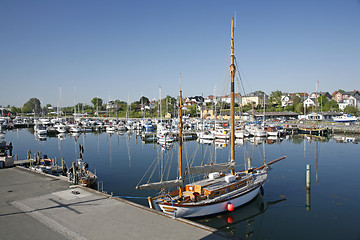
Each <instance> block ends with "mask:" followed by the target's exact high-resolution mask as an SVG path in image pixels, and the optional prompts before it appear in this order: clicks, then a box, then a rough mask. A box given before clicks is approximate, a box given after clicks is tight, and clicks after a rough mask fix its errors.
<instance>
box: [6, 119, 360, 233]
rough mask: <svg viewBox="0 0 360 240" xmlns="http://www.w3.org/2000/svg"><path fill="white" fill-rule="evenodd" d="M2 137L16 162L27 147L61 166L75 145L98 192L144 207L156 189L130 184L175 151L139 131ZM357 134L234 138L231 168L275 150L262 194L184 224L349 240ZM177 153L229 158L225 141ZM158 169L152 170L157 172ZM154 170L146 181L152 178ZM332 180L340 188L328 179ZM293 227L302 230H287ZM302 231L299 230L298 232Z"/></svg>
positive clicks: (192, 144) (24, 132)
mask: <svg viewBox="0 0 360 240" xmlns="http://www.w3.org/2000/svg"><path fill="white" fill-rule="evenodd" d="M344 127H345V126H344ZM289 133H290V132H289ZM5 136H6V141H7V142H12V145H13V147H14V148H13V155H16V157H15V158H17V159H26V157H27V154H28V150H29V149H31V151H32V152H36V151H40V152H42V153H46V154H47V155H48V156H49V158H56V159H61V158H64V159H65V162H66V165H67V166H70V165H71V162H73V161H75V160H76V159H77V157H78V144H81V145H82V146H84V149H85V151H84V158H85V159H86V161H87V162H88V163H89V170H90V171H92V172H96V175H97V177H98V186H97V188H98V191H99V192H102V193H104V194H109V195H110V196H114V197H120V198H122V199H127V200H128V201H131V202H134V203H136V204H140V205H142V206H144V207H146V208H148V202H147V197H148V196H154V195H156V192H157V191H155V190H142V191H139V190H136V189H135V187H136V186H137V185H138V184H139V180H140V179H141V178H142V177H143V175H144V173H146V171H147V169H148V167H149V165H151V162H154V161H155V162H156V161H160V162H161V161H163V162H164V163H165V162H167V161H169V162H170V161H172V164H175V165H176V162H177V156H176V155H177V154H178V146H179V143H178V142H173V143H170V144H167V145H166V146H165V145H162V144H158V143H157V142H156V141H155V142H150V143H148V142H145V141H142V138H141V133H140V132H138V133H137V132H136V131H127V132H113V133H108V132H106V131H102V132H87V133H81V134H78V135H75V136H74V135H73V134H71V133H66V134H65V135H64V136H61V137H59V136H56V135H54V136H48V137H47V138H46V140H39V139H37V138H36V136H35V135H34V132H33V131H32V129H31V128H22V129H13V130H7V131H5ZM358 136H359V135H351V134H350V135H349V134H332V135H331V136H329V138H324V137H318V136H311V135H301V134H293V135H292V134H289V135H285V136H284V137H282V138H277V137H276V138H273V137H271V136H269V137H267V138H255V137H247V138H244V139H238V140H236V144H237V145H236V151H237V156H239V160H238V162H239V163H238V164H237V165H238V166H239V167H241V166H242V165H245V164H247V163H246V161H244V160H241V159H247V158H248V157H249V156H250V157H251V158H252V161H253V163H254V164H256V165H257V164H259V165H261V163H262V162H263V160H264V158H265V159H268V160H266V161H270V159H276V158H277V156H279V154H280V153H281V155H286V156H287V158H286V159H285V160H282V161H280V162H278V163H276V167H275V168H272V169H271V170H270V173H271V174H270V175H269V176H268V178H267V180H266V184H265V185H266V189H265V192H264V195H263V196H262V195H259V196H256V197H255V198H254V200H253V201H251V202H249V203H248V204H245V205H244V206H242V207H239V208H235V210H234V211H232V212H229V211H227V212H224V213H221V214H215V215H213V216H208V217H201V218H195V219H191V221H195V222H198V223H200V224H202V225H207V226H210V227H212V228H216V229H219V230H220V231H224V232H228V233H230V234H232V235H233V236H235V237H239V238H240V239H241V238H245V236H250V235H251V236H253V238H255V237H259V238H266V237H269V236H273V234H275V232H276V235H277V238H278V239H288V238H289V237H292V238H294V237H293V235H292V234H296V235H298V236H299V239H302V238H304V237H305V235H306V236H308V235H309V234H310V235H311V236H312V237H311V238H313V239H316V238H317V237H320V236H326V237H327V238H328V239H337V238H338V237H340V235H339V233H338V232H337V231H331V230H329V228H327V225H331V226H333V228H334V229H335V226H336V227H341V228H343V229H346V231H347V234H348V236H349V238H351V236H353V238H356V237H355V236H357V234H358V231H357V229H355V228H354V227H353V226H354V225H353V224H352V222H353V221H354V217H355V216H356V214H355V213H356V212H357V211H358V210H359V208H358V204H357V202H358V201H359V200H360V195H359V193H358V192H357V191H353V189H352V186H351V185H348V184H346V182H351V181H358V180H359V179H357V174H356V169H357V167H359V160H358V158H357V157H356V156H357V153H358V151H359V144H357V143H358V142H360V137H358ZM316 145H318V149H317V150H316ZM184 149H185V150H184V154H187V155H188V157H187V158H189V157H190V156H189V153H193V154H196V156H195V157H193V158H192V161H194V163H200V164H201V162H203V161H204V159H206V158H211V156H212V157H213V158H214V157H215V156H216V158H217V159H218V161H220V160H224V159H228V156H229V145H228V141H226V140H224V141H223V140H221V139H219V140H212V141H210V142H203V143H202V141H198V140H191V141H186V142H184ZM241 161H242V162H241ZM15 162H16V161H15ZM59 162H60V161H59ZM307 164H310V165H311V187H310V189H309V191H307V190H306V185H305V174H306V173H305V169H306V165H307ZM186 165H187V164H186ZM348 166H352V167H351V168H349V167H348ZM0 170H1V169H0ZM158 171H159V170H156V172H157V173H160V172H158ZM345 172H346V174H344V173H345ZM157 173H156V174H154V176H155V175H157V176H158V175H159V174H157ZM160 175H161V174H160ZM173 176H176V171H170V172H169V175H168V177H169V178H170V179H171V178H172V177H173ZM340 178H341V179H342V181H341V183H340V182H338V181H337V180H336V179H340ZM70 184H71V183H70ZM294 216H296V219H297V220H296V221H297V222H296V223H295V222H294V221H295V220H294V221H290V219H293V218H294ZM273 221H276V222H277V224H276V225H275V226H274V225H273V224H271V222H273ZM266 222H269V223H268V224H266ZM315 222H316V224H315ZM319 222H321V224H319ZM250 223H251V224H250ZM249 224H250V225H249ZM299 224H300V225H301V226H302V228H298V227H296V228H295V226H299ZM280 226H281V227H280ZM284 227H287V228H292V234H291V235H289V234H290V233H289V232H288V231H284ZM303 228H306V229H307V230H306V231H304V232H303V231H301V232H299V231H300V229H303ZM274 231H275V232H274ZM249 233H251V234H250V235H249ZM316 236H317V237H316ZM294 239H296V238H294Z"/></svg>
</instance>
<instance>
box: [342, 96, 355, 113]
mask: <svg viewBox="0 0 360 240" xmlns="http://www.w3.org/2000/svg"><path fill="white" fill-rule="evenodd" d="M338 104H339V109H340V110H341V111H343V110H344V109H345V108H346V107H347V106H354V107H356V108H357V109H359V110H360V96H349V98H347V99H343V100H342V101H340V102H338Z"/></svg>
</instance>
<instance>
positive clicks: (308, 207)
mask: <svg viewBox="0 0 360 240" xmlns="http://www.w3.org/2000/svg"><path fill="white" fill-rule="evenodd" d="M306 210H307V211H310V164H307V165H306Z"/></svg>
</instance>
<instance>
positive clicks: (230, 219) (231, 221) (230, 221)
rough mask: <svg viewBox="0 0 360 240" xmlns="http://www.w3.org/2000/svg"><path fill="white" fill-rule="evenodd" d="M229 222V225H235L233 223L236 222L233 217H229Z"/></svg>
mask: <svg viewBox="0 0 360 240" xmlns="http://www.w3.org/2000/svg"><path fill="white" fill-rule="evenodd" d="M227 222H228V223H229V224H231V223H233V222H234V218H233V216H229V217H228V218H227Z"/></svg>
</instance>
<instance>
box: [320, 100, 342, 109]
mask: <svg viewBox="0 0 360 240" xmlns="http://www.w3.org/2000/svg"><path fill="white" fill-rule="evenodd" d="M338 110H339V104H338V103H337V102H336V101H335V100H331V101H327V102H326V103H325V104H324V107H323V111H326V112H328V111H338Z"/></svg>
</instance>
